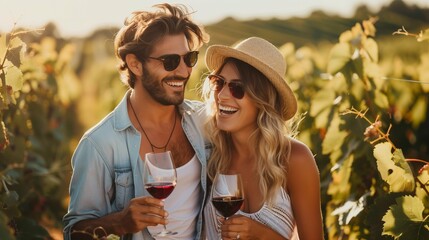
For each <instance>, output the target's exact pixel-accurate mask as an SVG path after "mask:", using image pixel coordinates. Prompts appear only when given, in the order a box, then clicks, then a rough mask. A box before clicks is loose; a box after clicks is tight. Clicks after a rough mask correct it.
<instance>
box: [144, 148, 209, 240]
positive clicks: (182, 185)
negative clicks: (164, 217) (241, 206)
mask: <svg viewBox="0 0 429 240" xmlns="http://www.w3.org/2000/svg"><path fill="white" fill-rule="evenodd" d="M176 172H177V183H176V187H175V188H174V190H173V192H172V193H171V194H170V196H168V197H167V198H166V199H165V205H164V208H165V210H167V212H168V214H169V215H168V224H167V230H169V231H172V232H177V234H176V235H173V236H166V237H157V238H156V239H184V240H185V239H189V240H191V239H195V237H196V231H195V230H196V224H197V217H198V213H199V210H200V208H201V206H200V204H199V199H200V196H201V194H202V193H201V191H202V190H201V186H200V178H201V176H200V174H201V164H200V162H199V161H198V159H197V157H196V155H194V156H193V157H192V159H191V160H190V161H189V162H188V163H186V164H185V165H183V166H181V167H179V168H176ZM163 228H164V226H162V225H158V226H155V227H148V230H149V232H150V233H151V234H153V233H159V232H161V231H162V230H163Z"/></svg>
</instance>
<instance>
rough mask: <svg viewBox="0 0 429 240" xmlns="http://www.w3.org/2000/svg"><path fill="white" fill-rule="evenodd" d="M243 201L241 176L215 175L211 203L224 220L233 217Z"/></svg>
mask: <svg viewBox="0 0 429 240" xmlns="http://www.w3.org/2000/svg"><path fill="white" fill-rule="evenodd" d="M243 201H244V193H243V182H242V180H241V175H240V174H221V173H218V174H216V176H215V179H214V180H213V186H212V203H213V206H214V207H215V208H216V210H217V211H218V212H219V213H220V214H221V215H222V216H223V217H224V219H227V218H228V217H231V216H232V215H234V214H235V213H236V212H237V211H238V210H239V209H240V208H241V205H243Z"/></svg>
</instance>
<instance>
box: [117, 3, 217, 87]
mask: <svg viewBox="0 0 429 240" xmlns="http://www.w3.org/2000/svg"><path fill="white" fill-rule="evenodd" d="M153 7H155V8H158V9H157V10H156V11H154V12H148V11H137V12H133V13H132V14H131V16H129V17H128V18H127V19H125V22H124V26H123V27H122V28H121V29H120V30H119V31H118V33H117V35H116V37H115V42H114V47H115V54H116V57H117V58H119V59H120V60H121V64H120V66H119V70H120V71H121V72H122V73H123V76H122V81H123V82H124V83H125V84H127V85H128V86H129V87H131V88H134V84H135V81H136V76H135V75H134V74H133V73H132V71H130V70H129V69H128V66H127V64H126V61H125V57H126V56H127V54H130V53H131V54H134V55H136V57H137V58H138V59H139V61H140V62H142V63H143V62H144V61H145V59H146V58H147V57H148V56H149V54H150V53H151V51H152V49H153V45H154V44H156V42H157V41H158V40H159V39H161V38H162V37H164V36H167V35H177V34H181V33H183V34H184V35H185V37H186V39H187V40H188V44H189V48H190V49H192V50H195V49H198V48H199V47H201V46H202V44H203V43H207V42H208V40H209V36H208V35H207V34H206V32H205V31H204V29H203V27H202V26H199V25H197V24H196V23H194V22H193V21H192V20H191V18H190V13H189V12H188V10H187V8H186V7H185V6H184V5H180V4H179V5H175V6H173V5H170V4H168V3H164V4H157V5H154V6H153Z"/></svg>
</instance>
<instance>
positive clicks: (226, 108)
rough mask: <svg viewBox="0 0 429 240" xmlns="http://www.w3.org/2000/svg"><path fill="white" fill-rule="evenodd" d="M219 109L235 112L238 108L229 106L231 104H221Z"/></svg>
mask: <svg viewBox="0 0 429 240" xmlns="http://www.w3.org/2000/svg"><path fill="white" fill-rule="evenodd" d="M219 110H221V111H226V112H235V111H237V110H238V108H233V107H229V106H223V105H219Z"/></svg>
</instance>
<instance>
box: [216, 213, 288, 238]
mask: <svg viewBox="0 0 429 240" xmlns="http://www.w3.org/2000/svg"><path fill="white" fill-rule="evenodd" d="M221 224H222V225H221V231H222V234H221V235H222V239H223V240H235V239H270V240H275V239H284V238H283V237H282V236H280V235H279V234H278V233H276V232H274V231H273V230H272V229H271V228H269V227H267V226H265V225H263V224H262V223H259V222H257V221H255V220H252V219H250V218H248V217H245V216H242V215H234V216H232V217H230V218H228V219H227V220H225V221H221Z"/></svg>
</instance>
